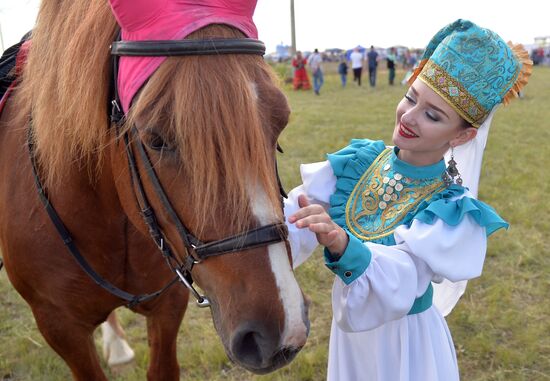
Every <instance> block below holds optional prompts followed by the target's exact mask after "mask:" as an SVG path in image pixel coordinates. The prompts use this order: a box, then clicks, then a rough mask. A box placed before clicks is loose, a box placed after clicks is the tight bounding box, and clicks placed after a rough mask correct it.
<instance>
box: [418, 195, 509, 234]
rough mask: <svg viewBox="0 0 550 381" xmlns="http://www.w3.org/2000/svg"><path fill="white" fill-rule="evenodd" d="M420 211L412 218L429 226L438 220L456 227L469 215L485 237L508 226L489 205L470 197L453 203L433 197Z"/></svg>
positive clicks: (442, 198)
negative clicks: (480, 227)
mask: <svg viewBox="0 0 550 381" xmlns="http://www.w3.org/2000/svg"><path fill="white" fill-rule="evenodd" d="M438 196H440V195H438ZM422 209H423V210H420V212H419V213H418V214H416V215H415V216H414V219H417V220H419V221H422V222H424V223H426V224H430V225H432V224H433V223H434V222H435V220H436V219H437V218H439V219H441V220H443V221H444V222H445V223H446V224H447V225H450V226H457V225H458V224H460V222H461V221H462V220H463V219H464V217H465V216H466V215H469V216H470V217H472V218H473V219H474V220H475V221H476V223H477V224H478V225H479V226H483V227H484V228H485V230H486V234H487V236H489V235H491V234H492V233H494V232H495V231H497V230H498V229H501V228H506V229H508V226H509V225H508V223H507V222H506V221H504V220H503V219H502V218H501V217H500V216H499V215H498V214H497V212H496V211H495V210H494V209H493V208H492V207H491V206H490V205H487V204H485V203H484V202H483V201H479V200H476V199H473V198H470V197H462V198H461V199H458V200H455V201H450V200H449V199H447V198H444V197H434V199H432V201H431V202H430V203H427V204H426V205H425V207H424V208H422Z"/></svg>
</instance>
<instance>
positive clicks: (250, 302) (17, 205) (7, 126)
mask: <svg viewBox="0 0 550 381" xmlns="http://www.w3.org/2000/svg"><path fill="white" fill-rule="evenodd" d="M116 30H117V26H116V21H115V19H114V17H113V16H112V14H111V9H110V7H109V4H108V2H107V0H93V1H91V0H43V1H42V5H41V9H40V13H39V16H38V22H37V25H36V27H35V29H34V31H33V35H32V44H31V47H30V51H29V55H28V59H27V61H26V64H25V66H24V69H23V71H22V73H21V77H20V81H19V85H18V86H17V88H16V89H15V91H14V92H13V93H12V95H11V97H10V99H9V100H8V102H7V104H6V105H5V107H4V110H3V113H2V115H1V117H0V176H1V177H2V181H1V182H0V210H1V211H2V213H1V215H0V239H1V249H2V253H3V259H4V265H5V268H6V271H7V273H8V277H9V279H10V282H11V283H12V284H13V286H14V287H15V289H16V290H17V291H18V292H19V293H20V294H21V295H22V297H23V298H24V299H25V300H26V301H27V303H28V304H29V306H30V308H31V310H32V313H33V315H34V317H35V320H36V324H37V326H38V328H39V330H40V332H41V333H42V335H43V336H44V337H45V339H46V341H47V342H48V344H49V345H50V346H51V347H52V348H53V349H54V350H55V351H56V352H57V353H58V354H59V355H60V356H61V357H62V358H63V360H64V361H65V362H66V364H67V365H68V366H69V368H70V369H71V372H72V374H73V377H74V378H75V379H76V380H105V379H106V378H105V375H104V373H103V371H102V369H101V367H100V363H99V360H98V355H97V353H96V349H95V345H94V342H93V340H92V334H93V332H94V329H95V328H96V327H97V326H98V325H99V324H100V323H102V322H104V321H105V320H106V318H107V316H108V315H109V313H110V312H111V311H113V310H114V309H115V308H117V307H119V306H121V305H124V304H126V302H127V301H125V300H123V299H122V298H120V297H118V296H117V295H116V293H115V294H112V293H109V292H107V291H106V290H105V289H104V288H102V287H100V286H99V285H98V284H97V280H96V281H94V280H93V279H92V278H91V277H90V276H88V275H87V274H86V272H85V271H83V269H82V268H81V266H80V265H79V263H78V262H77V261H76V260H75V258H74V257H73V256H71V253H70V252H69V250H68V246H69V245H70V244H74V246H76V247H77V248H78V251H79V252H80V254H81V255H82V257H83V258H84V260H85V261H86V262H87V263H88V264H89V266H90V267H91V268H92V269H93V271H95V273H97V274H99V276H100V277H101V279H102V280H104V281H105V282H108V283H110V284H111V285H113V286H114V287H116V288H118V289H119V290H124V291H125V292H128V293H130V294H133V295H143V294H148V293H153V292H155V291H157V290H159V289H162V288H163V287H164V286H165V285H167V284H170V282H172V281H173V279H175V278H176V279H180V280H181V277H176V276H175V274H174V273H173V272H172V270H171V269H170V267H169V266H167V265H166V260H165V258H163V256H162V255H161V254H160V253H159V249H158V248H157V245H156V244H155V242H154V241H153V240H152V239H151V237H150V235H149V227H148V226H147V225H146V224H145V223H144V220H143V219H142V216H141V211H140V205H138V204H139V202H138V201H139V199H140V198H141V197H139V195H138V194H137V193H138V190H137V188H138V186H137V185H136V182H135V180H136V179H135V175H137V176H139V177H140V180H141V182H142V186H143V189H141V190H142V191H143V193H144V195H145V196H146V197H147V198H148V200H149V201H150V204H151V208H152V210H154V211H155V213H156V215H155V217H154V219H155V221H156V223H157V226H158V227H159V229H160V231H161V232H162V235H163V241H161V242H165V243H166V244H167V245H168V244H169V245H170V247H171V248H172V252H173V254H174V258H175V259H176V260H179V261H185V260H186V258H189V256H190V255H191V254H192V253H191V252H190V251H189V248H188V247H187V246H186V244H185V242H184V239H182V236H181V234H180V232H179V231H178V226H176V224H174V221H173V217H174V216H173V215H172V214H170V213H169V212H168V211H167V210H166V208H165V207H164V206H165V205H164V204H163V200H161V199H160V198H159V197H158V194H157V193H156V187H155V185H154V184H153V183H152V181H151V180H150V177H149V176H148V171H149V169H148V165H147V162H146V160H145V158H146V157H147V158H149V159H150V163H152V167H153V168H152V171H154V172H155V173H156V176H157V177H158V180H159V183H160V185H161V186H162V188H163V189H164V192H165V194H166V197H167V199H168V200H169V202H170V204H171V206H172V207H173V211H174V212H175V214H177V217H178V218H179V219H180V220H181V221H182V222H183V223H184V224H185V228H186V229H187V230H188V232H189V233H190V234H192V236H193V237H196V239H198V240H200V241H201V242H207V243H208V242H212V241H218V240H221V239H224V238H227V237H232V236H238V235H239V234H241V233H243V232H247V231H251V230H254V229H257V228H260V227H262V226H266V225H270V224H280V223H282V222H283V215H282V210H281V204H280V197H279V191H278V189H279V188H278V184H277V177H276V174H275V149H276V141H277V137H278V136H279V134H280V132H281V131H282V130H283V128H284V127H285V125H286V123H287V121H288V116H289V107H288V104H287V102H286V98H285V97H284V95H283V94H282V92H281V91H280V89H279V88H278V87H277V84H276V80H275V76H274V75H273V73H272V71H271V69H270V68H269V67H268V65H266V64H265V63H264V61H263V59H262V57H261V56H258V55H250V54H229V55H223V56H216V55H208V56H190V57H170V58H168V59H167V60H166V61H165V62H164V63H163V64H162V65H161V66H160V68H159V69H158V70H157V71H156V73H155V74H154V75H153V76H152V77H151V78H150V79H149V81H148V82H147V84H146V85H145V86H144V87H143V89H142V90H141V92H140V94H139V95H138V96H137V98H136V99H135V100H134V102H133V105H132V107H131V110H130V112H129V115H128V118H127V121H126V123H125V124H124V125H121V126H119V127H117V128H114V127H113V126H112V125H111V123H110V122H108V118H107V115H108V110H107V108H108V107H107V104H108V100H109V94H110V81H111V57H110V54H109V49H108V47H109V46H110V44H111V42H112V41H113V39H115V37H116V34H117V31H116ZM210 37H216V38H231V39H235V38H242V37H243V34H242V33H241V32H240V31H238V30H236V29H234V28H232V27H229V26H222V25H210V26H207V27H204V28H202V29H200V30H198V31H196V32H194V33H193V34H191V35H190V36H188V37H187V38H188V39H205V38H210ZM124 134H126V136H129V139H127V140H126V141H125V139H122V138H121V136H124ZM140 147H141V148H140ZM140 149H142V150H143V151H144V154H143V155H141V154H138V153H137V152H139V151H140ZM128 152H134V153H135V156H133V158H134V160H135V163H134V164H135V167H134V169H135V170H136V172H135V173H132V166H131V163H130V165H129V156H127V154H128ZM144 155H145V156H144ZM31 157H33V158H34V161H33V160H31ZM33 164H34V170H35V171H36V175H34V174H33ZM37 182H41V184H42V186H43V187H44V189H45V192H46V194H47V198H48V201H46V204H47V205H50V206H53V207H54V208H55V210H56V212H57V216H58V217H59V220H60V221H62V223H63V225H64V227H66V229H67V231H68V233H70V235H71V236H72V243H69V240H66V241H67V242H65V243H67V245H68V246H66V245H65V244H64V242H63V240H62V239H61V238H60V235H59V229H56V226H57V225H56V224H54V223H52V219H51V218H50V217H49V216H48V213H47V211H46V210H45V207H44V204H43V202H42V201H44V200H45V199H44V198H43V200H42V201H41V197H40V195H39V193H38V191H37V185H36V183H37ZM142 196H143V195H142ZM48 203H49V204H48ZM57 227H58V226H57ZM65 238H66V237H65ZM277 241H278V242H273V243H269V244H262V245H253V246H251V247H244V248H239V249H235V250H234V252H231V253H229V254H225V255H216V256H212V257H209V258H207V259H205V260H203V261H202V262H200V263H198V264H195V266H194V267H193V270H192V276H193V280H194V281H195V282H196V284H198V285H199V286H200V287H201V289H202V290H203V291H204V293H205V295H206V297H207V298H208V300H209V301H210V304H211V310H212V317H213V321H214V325H215V328H216V330H217V332H218V334H219V337H220V339H221V341H222V343H223V345H224V347H225V350H226V353H227V355H228V356H229V358H230V359H232V360H233V361H235V362H236V363H237V364H239V365H241V366H243V367H244V368H246V369H248V370H250V371H252V372H255V373H266V372H270V371H272V370H274V369H277V368H279V367H281V366H283V365H285V364H286V363H288V362H289V361H291V360H292V359H293V358H294V356H295V355H296V353H297V352H298V351H299V350H300V349H301V347H303V345H304V344H305V341H306V338H307V334H308V325H309V322H308V319H307V307H306V304H305V302H304V297H303V294H302V292H301V290H300V288H299V286H298V284H297V283H296V280H295V278H294V275H293V272H292V267H291V259H290V258H291V257H290V249H289V245H288V243H287V242H286V241H285V240H284V238H281V239H279V240H277ZM156 243H157V244H158V241H157V242H156ZM160 246H163V244H161V245H160ZM174 258H172V259H174ZM192 262H193V261H192ZM188 298H189V292H188V289H187V288H185V287H183V286H182V285H181V284H180V283H176V284H174V285H173V286H171V287H168V288H167V289H166V290H165V291H164V292H163V293H162V294H160V296H157V297H155V298H151V299H147V300H144V301H142V303H139V304H137V305H134V304H131V308H132V309H133V310H134V311H135V312H137V313H140V314H143V315H144V316H146V318H147V331H148V339H149V344H150V351H151V352H150V364H149V368H148V372H147V376H148V379H150V380H178V379H179V365H178V363H177V359H176V336H177V333H178V329H179V327H180V323H181V321H182V319H183V315H184V313H185V310H186V306H187V303H188Z"/></svg>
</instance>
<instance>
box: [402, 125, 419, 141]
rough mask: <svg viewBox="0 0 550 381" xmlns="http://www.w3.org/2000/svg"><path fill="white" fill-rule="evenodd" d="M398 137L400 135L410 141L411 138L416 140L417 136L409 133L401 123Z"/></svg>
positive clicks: (411, 132)
mask: <svg viewBox="0 0 550 381" xmlns="http://www.w3.org/2000/svg"><path fill="white" fill-rule="evenodd" d="M399 135H401V136H403V137H404V138H407V139H412V138H417V137H418V135H417V134H415V133H414V132H413V131H411V130H410V129H408V128H407V127H405V126H404V125H403V123H399Z"/></svg>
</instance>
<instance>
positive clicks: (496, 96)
mask: <svg viewBox="0 0 550 381" xmlns="http://www.w3.org/2000/svg"><path fill="white" fill-rule="evenodd" d="M531 67H532V61H531V60H530V59H529V54H528V53H527V51H525V49H523V47H522V46H521V45H514V44H512V43H508V44H507V43H506V42H504V40H502V38H500V37H499V35H498V34H496V33H494V32H492V31H490V30H488V29H484V28H481V27H479V26H477V25H475V24H474V23H472V22H470V21H467V20H460V19H459V20H457V21H455V22H453V23H452V24H449V25H447V26H446V27H444V28H443V29H441V30H440V31H439V32H438V33H437V34H436V35H435V36H434V37H433V38H432V40H431V41H430V43H429V44H428V46H427V47H426V50H425V52H424V54H423V56H422V58H421V60H420V64H419V66H418V68H417V69H416V70H415V72H414V73H413V75H412V76H411V79H410V80H409V83H412V82H414V80H415V79H416V78H417V77H418V79H420V80H421V81H422V82H424V83H425V84H426V85H428V86H429V87H430V88H431V89H432V90H434V91H435V92H436V93H438V94H439V95H440V96H441V97H443V99H445V101H446V102H447V103H448V104H449V105H450V106H451V107H453V108H454V109H455V111H456V112H458V114H459V115H460V116H462V118H464V119H465V120H466V121H467V122H469V123H470V124H472V125H473V126H474V127H479V126H480V125H481V124H482V123H483V122H484V121H485V119H486V118H487V116H488V115H489V113H490V112H491V110H492V109H493V108H494V107H495V106H496V105H498V104H500V103H504V104H507V103H508V102H509V101H510V100H511V99H513V98H514V97H517V96H518V94H519V92H520V91H521V89H522V88H523V86H525V84H526V83H527V81H528V77H529V76H530V75H531Z"/></svg>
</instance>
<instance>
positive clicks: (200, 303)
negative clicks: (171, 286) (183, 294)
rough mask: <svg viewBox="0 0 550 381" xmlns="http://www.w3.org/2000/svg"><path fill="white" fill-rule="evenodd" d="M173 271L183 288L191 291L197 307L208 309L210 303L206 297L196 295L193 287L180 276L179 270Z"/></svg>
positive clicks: (196, 292)
mask: <svg viewBox="0 0 550 381" xmlns="http://www.w3.org/2000/svg"><path fill="white" fill-rule="evenodd" d="M175 271H176V274H177V275H178V277H179V278H180V281H181V282H182V283H183V284H184V285H185V287H187V289H188V290H189V291H191V293H192V294H193V296H194V297H195V299H197V305H198V306H199V307H200V308H206V307H210V301H209V300H208V298H206V296H203V295H201V294H199V293H198V291H197V290H196V289H195V287H193V285H192V284H191V283H189V281H188V280H187V278H186V277H185V276H184V275H183V274H182V272H181V271H180V269H175Z"/></svg>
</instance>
